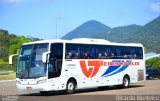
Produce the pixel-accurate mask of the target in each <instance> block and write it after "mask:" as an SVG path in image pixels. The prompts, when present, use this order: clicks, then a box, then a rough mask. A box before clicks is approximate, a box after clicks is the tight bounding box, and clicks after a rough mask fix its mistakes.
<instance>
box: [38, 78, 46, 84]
mask: <svg viewBox="0 0 160 101" xmlns="http://www.w3.org/2000/svg"><path fill="white" fill-rule="evenodd" d="M45 82H46V79H44V80H39V81H38V82H37V84H41V83H45Z"/></svg>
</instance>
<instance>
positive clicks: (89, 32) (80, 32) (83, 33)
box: [62, 20, 111, 39]
mask: <svg viewBox="0 0 160 101" xmlns="http://www.w3.org/2000/svg"><path fill="white" fill-rule="evenodd" d="M110 30H111V28H110V27H108V26H106V25H104V24H102V23H101V22H98V21H96V20H90V21H88V22H86V23H84V24H82V25H80V26H79V27H77V28H76V29H74V30H73V31H71V32H69V33H67V34H66V35H65V36H63V37H62V39H73V38H82V37H85V38H89V37H92V36H93V35H94V34H97V33H104V32H108V31H110Z"/></svg>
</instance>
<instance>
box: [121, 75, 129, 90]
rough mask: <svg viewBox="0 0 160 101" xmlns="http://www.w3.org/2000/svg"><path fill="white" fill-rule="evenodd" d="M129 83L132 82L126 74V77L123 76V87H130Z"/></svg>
mask: <svg viewBox="0 0 160 101" xmlns="http://www.w3.org/2000/svg"><path fill="white" fill-rule="evenodd" d="M129 84H130V79H129V77H128V76H125V77H124V78H123V84H122V87H123V88H128V87H129Z"/></svg>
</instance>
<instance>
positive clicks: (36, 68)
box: [16, 43, 48, 78]
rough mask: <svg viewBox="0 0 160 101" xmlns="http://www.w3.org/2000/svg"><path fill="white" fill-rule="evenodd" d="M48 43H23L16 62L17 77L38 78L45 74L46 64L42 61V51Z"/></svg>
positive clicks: (46, 48) (45, 49)
mask: <svg viewBox="0 0 160 101" xmlns="http://www.w3.org/2000/svg"><path fill="white" fill-rule="evenodd" d="M47 50H48V44H47V43H45V44H34V45H23V46H22V47H21V49H20V54H19V57H18V64H17V75H16V76H17V78H38V77H43V76H45V75H46V64H43V63H42V53H44V52H46V51H47Z"/></svg>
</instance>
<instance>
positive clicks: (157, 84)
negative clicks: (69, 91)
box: [0, 80, 160, 101]
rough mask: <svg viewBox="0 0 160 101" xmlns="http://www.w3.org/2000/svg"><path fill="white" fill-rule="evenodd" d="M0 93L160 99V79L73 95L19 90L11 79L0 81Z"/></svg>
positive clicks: (60, 99)
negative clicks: (129, 96) (120, 87)
mask: <svg viewBox="0 0 160 101" xmlns="http://www.w3.org/2000/svg"><path fill="white" fill-rule="evenodd" d="M0 95H3V98H4V97H5V95H14V96H15V97H16V96H17V97H18V101H21V100H26V101H29V100H33V101H36V100H37V101H50V100H53V101H75V100H76V101H88V100H90V101H91V100H92V101H108V100H109V101H112V100H113V101H114V100H116V99H117V98H116V96H117V95H133V96H135V95H156V96H158V98H159V99H157V100H160V80H147V81H144V82H140V83H137V84H132V85H130V88H128V89H118V88H116V87H109V88H105V89H98V88H92V89H83V90H78V91H76V93H75V94H73V95H65V94H64V93H63V92H52V93H50V94H48V95H41V94H39V93H28V92H19V91H17V90H16V85H15V81H9V82H1V83H0ZM0 100H1V98H0ZM119 100H120V99H119ZM154 100H155V99H154Z"/></svg>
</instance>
